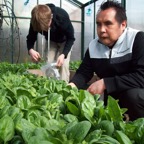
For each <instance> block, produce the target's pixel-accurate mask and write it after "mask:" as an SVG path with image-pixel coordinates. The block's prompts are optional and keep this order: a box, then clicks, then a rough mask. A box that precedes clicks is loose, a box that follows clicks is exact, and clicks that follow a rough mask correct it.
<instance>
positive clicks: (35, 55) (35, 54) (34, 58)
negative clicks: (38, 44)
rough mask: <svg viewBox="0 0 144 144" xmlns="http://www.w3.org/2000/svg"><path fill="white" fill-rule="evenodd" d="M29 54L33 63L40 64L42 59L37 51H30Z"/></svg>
mask: <svg viewBox="0 0 144 144" xmlns="http://www.w3.org/2000/svg"><path fill="white" fill-rule="evenodd" d="M29 54H30V56H31V59H32V61H33V62H39V61H40V59H41V57H40V54H39V53H38V52H37V51H35V50H34V49H30V50H29Z"/></svg>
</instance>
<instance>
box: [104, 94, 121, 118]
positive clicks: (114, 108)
mask: <svg viewBox="0 0 144 144" xmlns="http://www.w3.org/2000/svg"><path fill="white" fill-rule="evenodd" d="M107 109H108V114H109V116H110V117H111V119H112V120H113V121H123V115H122V114H123V113H122V111H121V109H120V107H119V105H118V101H116V100H115V99H114V98H112V97H111V96H109V97H108V105H107Z"/></svg>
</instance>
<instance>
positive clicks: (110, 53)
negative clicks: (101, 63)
mask: <svg viewBox="0 0 144 144" xmlns="http://www.w3.org/2000/svg"><path fill="white" fill-rule="evenodd" d="M111 55H112V49H110V52H109V59H111Z"/></svg>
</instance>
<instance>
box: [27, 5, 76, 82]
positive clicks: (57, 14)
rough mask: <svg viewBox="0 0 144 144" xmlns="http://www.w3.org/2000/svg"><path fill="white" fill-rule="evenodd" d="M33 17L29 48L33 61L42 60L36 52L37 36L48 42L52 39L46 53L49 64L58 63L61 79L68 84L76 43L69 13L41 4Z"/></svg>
mask: <svg viewBox="0 0 144 144" xmlns="http://www.w3.org/2000/svg"><path fill="white" fill-rule="evenodd" d="M31 16H32V18H31V22H30V28H29V33H28V35H27V48H28V53H29V54H30V56H31V58H32V61H34V62H39V60H40V59H41V56H40V54H39V52H37V51H36V50H34V44H35V42H36V40H37V35H38V33H40V34H42V35H44V36H45V38H46V40H49V39H48V38H50V49H49V50H48V49H46V50H45V51H46V53H47V52H48V56H47V60H48V62H54V61H56V63H57V66H58V67H60V76H61V79H62V80H65V81H66V82H68V81H69V75H70V74H69V61H70V54H71V48H72V45H73V43H74V41H75V38H74V29H73V26H72V23H71V21H70V19H69V15H68V13H67V12H66V11H65V10H64V9H62V8H59V7H56V6H55V5H54V4H46V5H40V4H39V5H37V6H35V7H34V8H33V10H32V12H31ZM49 31H50V33H49ZM48 45H49V44H48Z"/></svg>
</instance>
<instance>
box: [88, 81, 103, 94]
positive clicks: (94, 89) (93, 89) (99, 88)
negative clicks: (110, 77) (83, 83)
mask: <svg viewBox="0 0 144 144" xmlns="http://www.w3.org/2000/svg"><path fill="white" fill-rule="evenodd" d="M105 89H106V88H105V84H104V80H103V79H100V80H98V81H96V82H94V83H92V84H91V85H90V86H89V87H88V89H87V90H88V91H89V92H90V93H91V94H93V95H95V94H103V93H104V90H105Z"/></svg>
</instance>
